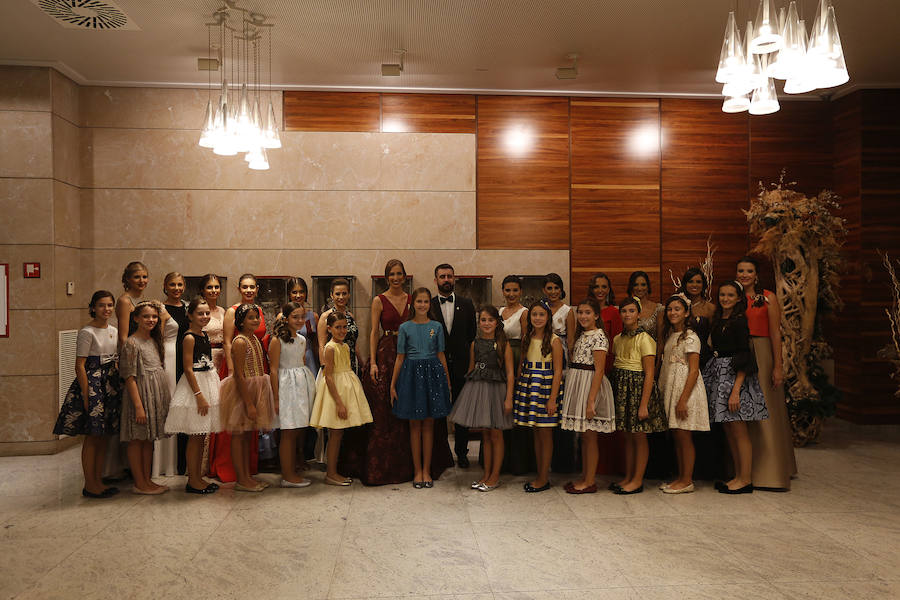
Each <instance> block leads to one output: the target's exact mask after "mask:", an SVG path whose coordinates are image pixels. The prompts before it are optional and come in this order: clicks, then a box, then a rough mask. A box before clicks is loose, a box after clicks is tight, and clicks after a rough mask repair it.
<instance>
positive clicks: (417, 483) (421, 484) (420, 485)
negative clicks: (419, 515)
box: [413, 481, 425, 490]
mask: <svg viewBox="0 0 900 600" xmlns="http://www.w3.org/2000/svg"><path fill="white" fill-rule="evenodd" d="M413 487H414V488H416V489H417V490H421V489H422V488H424V487H425V482H424V481H413Z"/></svg>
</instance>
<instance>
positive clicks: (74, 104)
mask: <svg viewBox="0 0 900 600" xmlns="http://www.w3.org/2000/svg"><path fill="white" fill-rule="evenodd" d="M78 88H79V86H78V84H77V83H75V82H74V81H72V80H71V79H69V78H68V77H66V76H65V75H62V74H61V73H59V71H56V70H54V69H51V70H50V97H51V109H52V111H53V114H56V115H59V116H60V117H62V118H63V119H65V120H66V121H69V122H70V123H72V124H73V125H76V126H77V125H81V114H80V109H79V98H78V97H79V90H78Z"/></svg>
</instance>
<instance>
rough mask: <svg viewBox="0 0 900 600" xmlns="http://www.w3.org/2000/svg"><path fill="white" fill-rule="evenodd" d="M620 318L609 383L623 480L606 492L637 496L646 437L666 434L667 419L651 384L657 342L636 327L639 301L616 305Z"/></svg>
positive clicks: (630, 299)
mask: <svg viewBox="0 0 900 600" xmlns="http://www.w3.org/2000/svg"><path fill="white" fill-rule="evenodd" d="M619 314H620V315H621V317H622V325H623V327H624V330H623V331H622V333H620V334H619V335H617V336H616V337H615V339H614V340H613V352H614V353H615V355H616V360H615V366H614V368H613V376H612V380H613V393H614V396H615V400H616V429H621V430H622V431H624V432H625V477H624V479H622V480H621V481H619V482H617V483H612V484H610V486H609V489H610V490H611V491H612V492H613V493H615V494H639V493H641V492H643V491H644V472H645V471H646V469H647V460H648V459H649V456H650V448H649V444H648V443H647V434H648V433H654V432H657V431H665V429H666V420H665V416H666V415H665V410H664V409H663V406H662V402H661V401H660V399H659V392H658V390H657V389H656V383H655V382H654V381H653V376H654V372H655V367H656V342H655V341H654V340H653V338H652V337H651V336H650V334H649V333H648V332H646V331H645V330H644V329H643V327H641V326H640V324H639V320H640V318H641V301H640V300H639V299H638V298H635V297H633V296H629V297H626V298H625V299H624V300H623V301H622V302H621V303H620V304H619Z"/></svg>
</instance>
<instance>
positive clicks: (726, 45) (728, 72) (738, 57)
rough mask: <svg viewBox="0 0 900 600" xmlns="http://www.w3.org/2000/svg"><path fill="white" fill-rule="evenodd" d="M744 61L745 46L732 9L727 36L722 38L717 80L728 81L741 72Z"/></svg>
mask: <svg viewBox="0 0 900 600" xmlns="http://www.w3.org/2000/svg"><path fill="white" fill-rule="evenodd" d="M744 63H745V58H744V46H743V44H741V36H740V33H738V29H737V24H736V23H735V20H734V11H731V12H730V13H728V19H727V20H726V21H725V38H724V39H723V40H722V51H721V52H720V53H719V68H718V70H717V71H716V81H717V82H719V83H728V82H729V81H731V80H732V79H733V78H734V77H735V76H736V75H738V74H739V73H740V71H741V69H742V68H743V67H744Z"/></svg>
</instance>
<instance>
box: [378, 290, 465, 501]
mask: <svg viewBox="0 0 900 600" xmlns="http://www.w3.org/2000/svg"><path fill="white" fill-rule="evenodd" d="M410 303H411V304H412V307H413V311H414V316H413V317H412V318H411V319H410V320H409V321H406V322H405V323H403V324H402V325H400V331H399V334H398V336H397V360H396V362H395V363H394V372H393V375H392V377H391V402H392V404H393V412H394V415H395V416H396V417H397V418H399V419H406V420H408V421H409V441H410V446H411V448H412V455H413V470H414V474H413V487H415V488H416V489H421V488H430V487H434V480H433V479H432V477H431V457H432V450H433V448H434V420H435V419H439V418H442V417H446V416H447V415H448V414H449V413H450V373H449V371H448V369H447V359H446V357H445V356H444V331H443V327H442V326H441V324H440V323H438V322H437V321H434V320H432V319H431V318H429V310H430V308H431V292H430V291H428V288H424V287H421V288H417V289H416V290H415V291H414V292H413V293H412V297H411V299H410Z"/></svg>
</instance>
